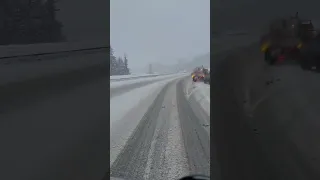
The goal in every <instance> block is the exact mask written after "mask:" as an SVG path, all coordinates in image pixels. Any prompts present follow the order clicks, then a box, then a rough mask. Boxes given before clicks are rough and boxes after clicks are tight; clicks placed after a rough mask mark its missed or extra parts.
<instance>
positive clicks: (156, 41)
mask: <svg viewBox="0 0 320 180" xmlns="http://www.w3.org/2000/svg"><path fill="white" fill-rule="evenodd" d="M110 38H111V39H110V41H111V46H112V48H113V49H114V51H115V55H116V56H123V54H124V53H126V54H127V55H128V59H129V67H130V68H142V67H144V66H146V65H147V64H149V63H163V64H173V63H175V62H177V61H178V60H179V59H190V58H192V57H194V56H198V55H202V54H205V53H208V52H210V0H202V1H195V0H176V1H172V0H161V1H156V0H135V1H131V0H111V2H110Z"/></svg>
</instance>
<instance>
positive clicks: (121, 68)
mask: <svg viewBox="0 0 320 180" xmlns="http://www.w3.org/2000/svg"><path fill="white" fill-rule="evenodd" d="M117 71H118V72H117V73H118V75H125V74H126V72H125V65H124V61H123V59H122V58H121V57H118V68H117Z"/></svg>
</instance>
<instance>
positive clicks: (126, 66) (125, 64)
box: [124, 54, 130, 75]
mask: <svg viewBox="0 0 320 180" xmlns="http://www.w3.org/2000/svg"><path fill="white" fill-rule="evenodd" d="M124 67H125V74H126V75H129V74H130V69H129V68H128V58H127V55H126V54H125V55H124Z"/></svg>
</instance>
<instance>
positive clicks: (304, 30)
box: [260, 13, 316, 65]
mask: <svg viewBox="0 0 320 180" xmlns="http://www.w3.org/2000/svg"><path fill="white" fill-rule="evenodd" d="M315 35H316V32H315V30H314V26H313V24H312V22H311V20H307V21H302V20H301V19H300V18H299V17H298V13H296V15H295V16H293V17H290V18H287V19H275V20H274V21H272V22H271V23H270V24H269V30H268V32H267V33H266V34H264V35H262V36H261V39H260V50H261V52H263V53H264V60H265V61H266V62H267V63H268V64H269V65H274V64H277V63H280V62H283V61H285V60H286V59H297V57H298V55H299V52H300V48H301V47H302V46H303V45H304V44H306V43H308V42H309V41H310V40H311V39H312V38H314V37H315Z"/></svg>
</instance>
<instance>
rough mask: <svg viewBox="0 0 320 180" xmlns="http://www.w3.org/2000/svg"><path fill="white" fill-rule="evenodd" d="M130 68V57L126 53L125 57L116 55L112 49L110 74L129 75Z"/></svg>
mask: <svg viewBox="0 0 320 180" xmlns="http://www.w3.org/2000/svg"><path fill="white" fill-rule="evenodd" d="M129 74H130V69H129V68H128V58H127V56H126V55H124V57H118V58H117V57H115V56H114V51H113V49H112V48H111V49H110V75H129Z"/></svg>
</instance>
